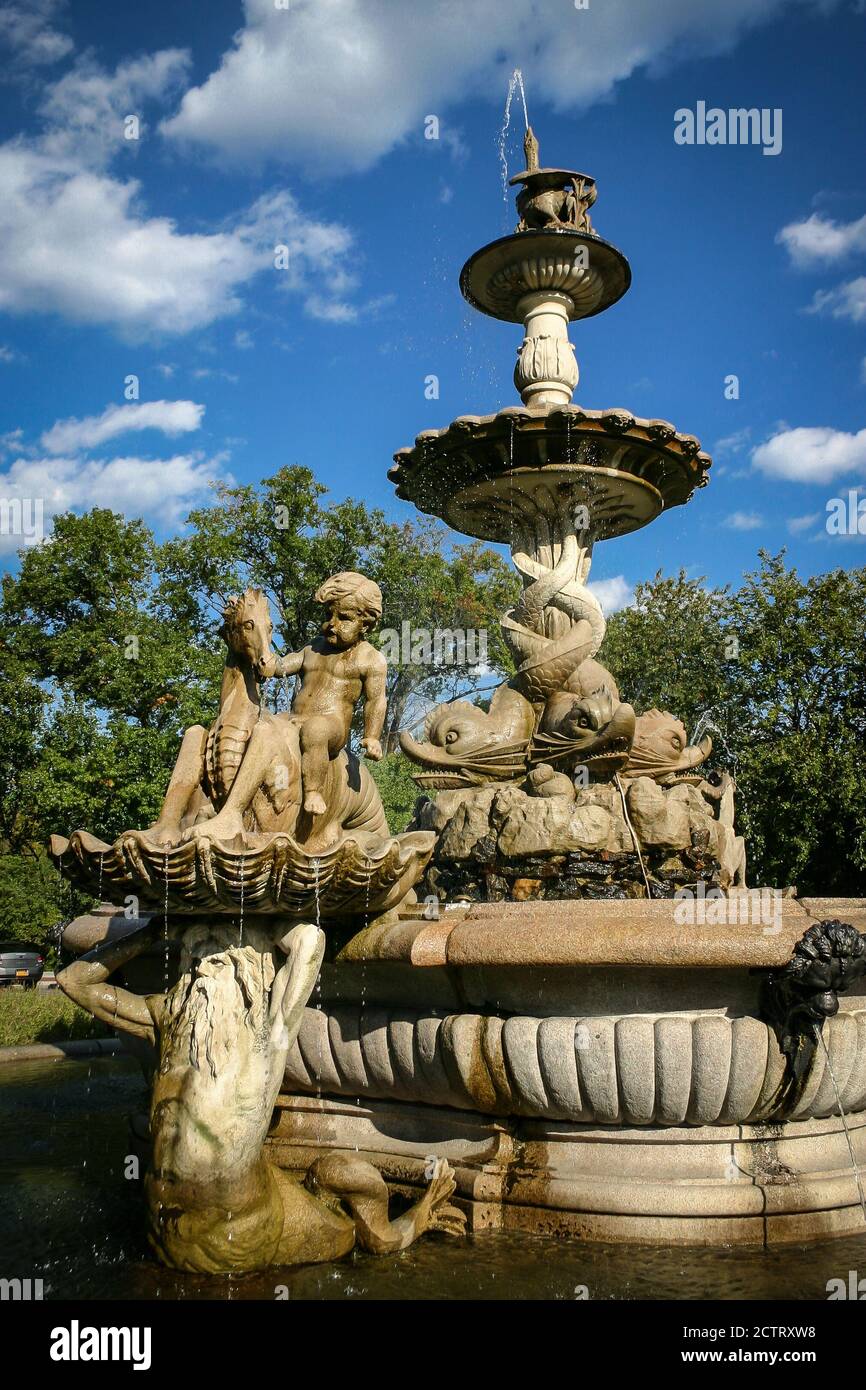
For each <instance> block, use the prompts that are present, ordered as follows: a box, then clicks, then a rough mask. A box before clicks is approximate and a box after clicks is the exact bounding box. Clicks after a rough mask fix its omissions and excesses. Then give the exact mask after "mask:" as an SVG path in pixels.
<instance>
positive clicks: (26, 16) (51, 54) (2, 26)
mask: <svg viewBox="0 0 866 1390" xmlns="http://www.w3.org/2000/svg"><path fill="white" fill-rule="evenodd" d="M61 8H62V6H61V5H60V4H59V3H58V0H25V3H21V0H19V3H18V4H14V5H2V6H0V44H2V45H3V46H4V47H6V48H9V49H11V50H12V52H13V53H14V55H15V63H16V65H23V66H24V67H42V66H43V65H45V64H48V63H56V62H58V61H59V60H60V59H61V58H65V57H66V56H67V55H68V54H69V53H71V51H72V48H73V43H72V40H71V39H70V38H69V37H68V35H66V34H61V33H60V31H59V30H58V29H55V28H54V27H53V25H52V23H51V20H52V18H53V17H54V14H55V13H56V11H57V10H59V9H61Z"/></svg>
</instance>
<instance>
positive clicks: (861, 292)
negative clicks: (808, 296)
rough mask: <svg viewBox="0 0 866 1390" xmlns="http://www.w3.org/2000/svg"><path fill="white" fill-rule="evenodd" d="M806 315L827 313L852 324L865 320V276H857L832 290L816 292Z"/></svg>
mask: <svg viewBox="0 0 866 1390" xmlns="http://www.w3.org/2000/svg"><path fill="white" fill-rule="evenodd" d="M807 312H808V313H810V314H823V313H829V314H830V315H832V317H833V318H834V319H851V320H852V322H853V323H862V322H863V321H864V320H866V275H858V277H857V279H856V280H849V281H847V283H846V284H844V285H837V286H836V288H835V289H833V290H816V292H815V296H814V298H813V300H812V303H811V304H810V305H809V308H808V311H807Z"/></svg>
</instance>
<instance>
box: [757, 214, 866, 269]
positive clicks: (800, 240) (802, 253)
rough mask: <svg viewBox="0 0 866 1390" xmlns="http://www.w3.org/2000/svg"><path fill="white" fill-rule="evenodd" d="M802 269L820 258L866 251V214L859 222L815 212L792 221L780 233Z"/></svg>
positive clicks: (837, 258)
mask: <svg viewBox="0 0 866 1390" xmlns="http://www.w3.org/2000/svg"><path fill="white" fill-rule="evenodd" d="M776 241H778V242H780V243H781V244H782V245H783V246H784V247H785V249H786V251H787V252H788V255H789V256H790V257H791V261H792V263H793V264H794V265H795V266H797V267H798V268H799V269H801V270H806V269H808V268H809V267H810V266H814V265H815V264H816V262H825V263H826V262H833V261H840V260H843V259H844V258H845V257H846V256H849V255H851V254H852V252H855V251H866V216H864V217H860V218H858V219H857V220H856V221H855V222H835V221H834V220H833V218H832V217H822V216H821V214H820V213H818V212H813V213H812V216H811V217H807V218H806V219H805V221H803V222H789V223H788V225H787V227H783V228H782V230H781V231H780V232H779V234H778V236H777V237H776Z"/></svg>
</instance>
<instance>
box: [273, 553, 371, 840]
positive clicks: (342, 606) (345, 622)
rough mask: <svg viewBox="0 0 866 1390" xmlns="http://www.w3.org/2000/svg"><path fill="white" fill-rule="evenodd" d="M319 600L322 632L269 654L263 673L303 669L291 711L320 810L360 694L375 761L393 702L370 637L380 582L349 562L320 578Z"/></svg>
mask: <svg viewBox="0 0 866 1390" xmlns="http://www.w3.org/2000/svg"><path fill="white" fill-rule="evenodd" d="M316 602H317V603H321V604H324V605H325V608H326V609H327V616H326V618H325V621H324V622H323V623H322V635H321V637H317V638H316V640H315V641H314V642H312V643H311V644H310V646H308V647H304V649H303V651H300V652H291V653H290V654H289V655H288V656H285V657H274V656H272V657H270V659H269V660H267V661H263V662H262V663H261V664H260V666H259V674H260V675H261V676H295V675H300V677H301V679H300V683H299V685H298V689H297V690H296V692H295V697H294V699H293V701H292V717H293V719H294V720H295V721H296V722H297V723H298V724H299V726H300V728H299V734H300V744H301V781H302V784H303V807H304V810H305V811H306V812H307V813H308V814H309V815H313V816H321V815H324V813H325V811H326V810H327V805H326V803H325V798H324V796H323V794H322V793H323V791H324V787H325V778H326V776H327V771H328V762H329V760H330V759H332V758H335V757H336V756H337V754H338V753H339V752H340V751H341V749H343V748H345V746H346V742H347V741H348V738H349V731H350V729H351V726H352V715H353V714H354V712H355V705H356V703H357V701H358V699H359V698H361V697H363V699H364V702H365V705H364V737H363V739H362V740H361V747H362V748H363V749H364V752H365V753H366V754H367V757H368V758H372V759H373V761H374V762H378V761H379V759H380V758H381V757H382V745H381V743H380V742H379V737H380V735H381V733H382V728H383V726H384V723H385V713H386V707H387V706H386V700H385V672H386V669H387V665H386V662H385V658H384V656H383V655H382V653H381V652H380V651H378V650H377V649H376V648H375V647H374V646H372V645H371V644H370V643H369V642H367V641H365V640H364V639H365V637H366V634H367V633H368V632H369V631H370V629H371V628H372V627H373V626H375V624H376V623H377V622H378V620H379V618H381V616H382V593H381V590H380V588H379V586H378V584H375V583H374V582H373V580H372V579H367V578H366V577H365V576H364V575H363V574H357V573H356V572H355V571H354V570H344V571H342V572H341V573H340V574H332V575H331V577H330V579H326V580H325V582H324V584H321V585H320V586H319V588H318V589H317V590H316Z"/></svg>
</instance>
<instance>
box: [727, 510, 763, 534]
mask: <svg viewBox="0 0 866 1390" xmlns="http://www.w3.org/2000/svg"><path fill="white" fill-rule="evenodd" d="M722 525H723V526H726V527H727V528H728V530H729V531H758V530H760V528H761V527H762V526H763V525H764V518H763V517H762V516H761V514H760V513H759V512H731V514H730V516H726V517H725V519H724V521H723V522H722Z"/></svg>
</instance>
